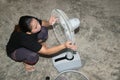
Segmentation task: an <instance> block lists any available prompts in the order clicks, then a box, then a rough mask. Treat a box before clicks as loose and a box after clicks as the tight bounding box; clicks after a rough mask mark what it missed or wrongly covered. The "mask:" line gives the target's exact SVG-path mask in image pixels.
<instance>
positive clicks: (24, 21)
mask: <svg viewBox="0 0 120 80" xmlns="http://www.w3.org/2000/svg"><path fill="white" fill-rule="evenodd" d="M33 18H34V19H36V20H38V19H37V18H36V17H33V16H28V15H26V16H21V17H20V19H19V23H18V25H19V28H20V30H21V31H22V32H28V31H29V32H30V31H31V28H30V22H31V21H32V19H33Z"/></svg>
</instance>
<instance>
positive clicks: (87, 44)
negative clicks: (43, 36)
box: [0, 0, 120, 80]
mask: <svg viewBox="0 0 120 80" xmlns="http://www.w3.org/2000/svg"><path fill="white" fill-rule="evenodd" d="M55 8H59V9H62V10H63V11H65V13H66V14H68V16H69V17H70V18H73V17H77V18H79V19H80V21H81V25H80V30H79V32H78V33H77V34H76V36H75V37H76V42H77V45H78V51H79V52H80V55H81V58H82V59H83V60H84V61H85V65H84V67H82V68H81V69H79V71H81V72H83V73H84V74H86V75H87V76H88V77H89V79H90V80H120V0H0V38H1V41H0V63H1V65H0V80H45V76H50V77H51V80H53V79H54V78H55V76H57V75H58V72H57V70H56V69H55V68H54V66H53V64H52V61H51V59H47V58H42V57H40V60H39V62H38V63H37V64H36V70H37V71H35V72H32V73H26V72H25V70H24V67H23V64H22V63H17V62H14V61H12V60H11V59H10V58H8V57H7V56H6V51H5V45H6V42H7V41H8V39H9V37H10V34H11V32H12V30H13V28H14V25H15V24H17V23H18V20H19V17H20V16H22V15H32V16H36V17H38V18H41V19H47V20H48V19H49V17H50V13H51V11H52V10H53V9H55ZM49 36H50V37H49V39H48V41H47V43H48V44H49V46H50V45H51V46H52V45H54V44H56V43H55V41H54V40H55V38H54V35H53V32H52V30H50V31H49Z"/></svg>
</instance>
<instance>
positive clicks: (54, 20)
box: [49, 16, 57, 25]
mask: <svg viewBox="0 0 120 80" xmlns="http://www.w3.org/2000/svg"><path fill="white" fill-rule="evenodd" d="M56 21H57V18H55V17H54V16H51V17H50V19H49V24H50V25H53V24H55V22H56Z"/></svg>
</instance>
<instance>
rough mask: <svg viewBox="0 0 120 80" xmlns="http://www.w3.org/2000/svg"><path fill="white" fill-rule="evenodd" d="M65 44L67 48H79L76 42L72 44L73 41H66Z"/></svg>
mask: <svg viewBox="0 0 120 80" xmlns="http://www.w3.org/2000/svg"><path fill="white" fill-rule="evenodd" d="M64 45H65V47H66V48H70V49H72V50H74V51H75V50H76V49H77V47H76V46H75V45H74V44H72V42H71V41H67V42H66V43H64Z"/></svg>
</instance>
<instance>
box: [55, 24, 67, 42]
mask: <svg viewBox="0 0 120 80" xmlns="http://www.w3.org/2000/svg"><path fill="white" fill-rule="evenodd" d="M53 30H54V33H55V37H56V39H57V41H58V42H59V43H60V44H62V43H64V42H66V41H67V38H66V35H65V29H64V28H63V27H62V25H61V24H60V23H56V24H54V28H53Z"/></svg>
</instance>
